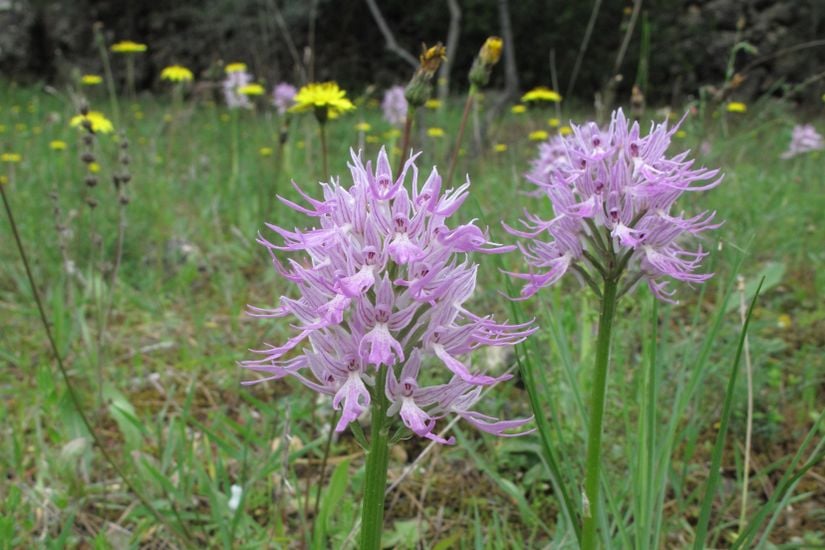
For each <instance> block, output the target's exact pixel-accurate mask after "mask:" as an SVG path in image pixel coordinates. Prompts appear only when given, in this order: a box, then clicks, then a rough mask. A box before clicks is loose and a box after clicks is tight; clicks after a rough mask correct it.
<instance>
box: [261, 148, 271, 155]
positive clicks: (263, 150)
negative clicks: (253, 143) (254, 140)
mask: <svg viewBox="0 0 825 550" xmlns="http://www.w3.org/2000/svg"><path fill="white" fill-rule="evenodd" d="M258 154H259V155H261V156H262V157H271V156H272V147H261V148H260V149H258Z"/></svg>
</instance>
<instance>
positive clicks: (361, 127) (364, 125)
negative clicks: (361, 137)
mask: <svg viewBox="0 0 825 550" xmlns="http://www.w3.org/2000/svg"><path fill="white" fill-rule="evenodd" d="M355 129H356V130H358V131H359V132H369V131H370V130H372V126H370V124H369V122H359V123H358V124H356V125H355Z"/></svg>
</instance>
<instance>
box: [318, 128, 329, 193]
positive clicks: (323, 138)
mask: <svg viewBox="0 0 825 550" xmlns="http://www.w3.org/2000/svg"><path fill="white" fill-rule="evenodd" d="M318 132H319V133H320V134H321V165H322V166H323V168H324V173H323V175H322V176H321V179H322V180H323V179H325V178H328V177H329V161H328V160H327V125H326V124H325V123H323V122H321V121H318Z"/></svg>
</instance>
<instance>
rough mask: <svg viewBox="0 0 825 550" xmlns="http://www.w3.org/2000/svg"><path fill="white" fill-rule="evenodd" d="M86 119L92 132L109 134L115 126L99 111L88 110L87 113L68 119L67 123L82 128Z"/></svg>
mask: <svg viewBox="0 0 825 550" xmlns="http://www.w3.org/2000/svg"><path fill="white" fill-rule="evenodd" d="M86 121H88V122H89V125H91V127H92V132H94V133H96V134H109V133H111V132H113V131H114V129H115V127H114V126H112V122H111V121H110V120H109V119H108V118H106V117H105V116H104V115H103V113H101V112H99V111H89V114H87V115H85V116H84V115H76V116H73V117H72V120H70V121H69V125H70V126H72V127H74V128H82V127H83V124H84V122H86Z"/></svg>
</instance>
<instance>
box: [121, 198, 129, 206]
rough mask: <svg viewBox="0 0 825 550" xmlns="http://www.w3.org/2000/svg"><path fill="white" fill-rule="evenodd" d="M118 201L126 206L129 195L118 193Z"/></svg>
mask: <svg viewBox="0 0 825 550" xmlns="http://www.w3.org/2000/svg"><path fill="white" fill-rule="evenodd" d="M118 201H119V202H120V204H122V205H123V206H126V205H127V204H129V197H127V196H126V195H120V196H118Z"/></svg>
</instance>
